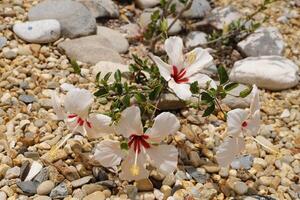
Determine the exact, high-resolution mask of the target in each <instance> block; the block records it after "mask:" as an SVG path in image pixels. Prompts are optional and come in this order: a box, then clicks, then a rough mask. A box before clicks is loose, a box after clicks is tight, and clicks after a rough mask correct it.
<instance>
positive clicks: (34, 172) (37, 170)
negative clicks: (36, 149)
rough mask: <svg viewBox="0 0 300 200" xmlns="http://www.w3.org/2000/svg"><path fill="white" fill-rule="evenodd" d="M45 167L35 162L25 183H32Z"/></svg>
mask: <svg viewBox="0 0 300 200" xmlns="http://www.w3.org/2000/svg"><path fill="white" fill-rule="evenodd" d="M42 168H43V165H41V164H40V163H39V162H37V161H33V163H32V165H31V166H30V170H29V172H28V174H27V176H26V178H25V181H31V180H32V179H33V178H34V177H35V176H36V175H37V174H38V173H40V171H41V170H42Z"/></svg>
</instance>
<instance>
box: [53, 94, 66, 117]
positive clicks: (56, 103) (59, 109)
mask: <svg viewBox="0 0 300 200" xmlns="http://www.w3.org/2000/svg"><path fill="white" fill-rule="evenodd" d="M51 103H52V107H53V110H54V112H55V114H56V116H57V119H58V120H63V119H65V118H66V113H65V110H64V108H63V106H62V100H61V99H60V98H59V96H58V95H57V93H56V92H55V91H53V92H51Z"/></svg>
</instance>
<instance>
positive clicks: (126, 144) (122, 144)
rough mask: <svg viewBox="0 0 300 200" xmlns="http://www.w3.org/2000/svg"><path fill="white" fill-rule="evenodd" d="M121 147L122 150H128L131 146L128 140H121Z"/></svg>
mask: <svg viewBox="0 0 300 200" xmlns="http://www.w3.org/2000/svg"><path fill="white" fill-rule="evenodd" d="M120 148H121V150H126V151H127V150H128V149H129V146H128V143H127V142H121V143H120Z"/></svg>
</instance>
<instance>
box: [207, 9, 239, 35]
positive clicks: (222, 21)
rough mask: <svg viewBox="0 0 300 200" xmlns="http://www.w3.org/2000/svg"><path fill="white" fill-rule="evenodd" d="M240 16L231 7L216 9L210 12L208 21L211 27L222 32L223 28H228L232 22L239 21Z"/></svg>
mask: <svg viewBox="0 0 300 200" xmlns="http://www.w3.org/2000/svg"><path fill="white" fill-rule="evenodd" d="M241 17H242V15H241V14H240V13H239V12H238V10H236V9H235V8H234V7H232V6H227V7H225V8H223V7H217V8H214V9H213V10H212V11H211V15H210V16H209V18H208V19H209V21H210V24H211V25H212V26H214V27H215V28H217V29H220V30H222V29H223V27H224V26H228V25H229V24H231V23H232V22H234V21H237V20H239V19H240V18H241Z"/></svg>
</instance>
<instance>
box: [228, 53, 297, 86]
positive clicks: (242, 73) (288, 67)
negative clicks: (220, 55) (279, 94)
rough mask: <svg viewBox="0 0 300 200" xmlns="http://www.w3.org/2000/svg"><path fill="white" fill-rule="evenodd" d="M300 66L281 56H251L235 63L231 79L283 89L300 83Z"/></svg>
mask: <svg viewBox="0 0 300 200" xmlns="http://www.w3.org/2000/svg"><path fill="white" fill-rule="evenodd" d="M298 70H299V69H298V66H297V65H296V64H295V63H293V62H292V61H291V60H288V59H286V58H283V57H280V56H261V57H249V58H246V59H243V60H240V61H237V62H236V63H234V67H233V69H232V71H231V73H230V76H229V77H230V80H231V81H234V82H238V83H244V84H250V85H252V84H256V85H257V86H258V87H261V88H265V89H269V90H275V91H276V90H283V89H288V88H291V87H293V86H295V85H297V84H298V81H299V77H298V75H297V73H298Z"/></svg>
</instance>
